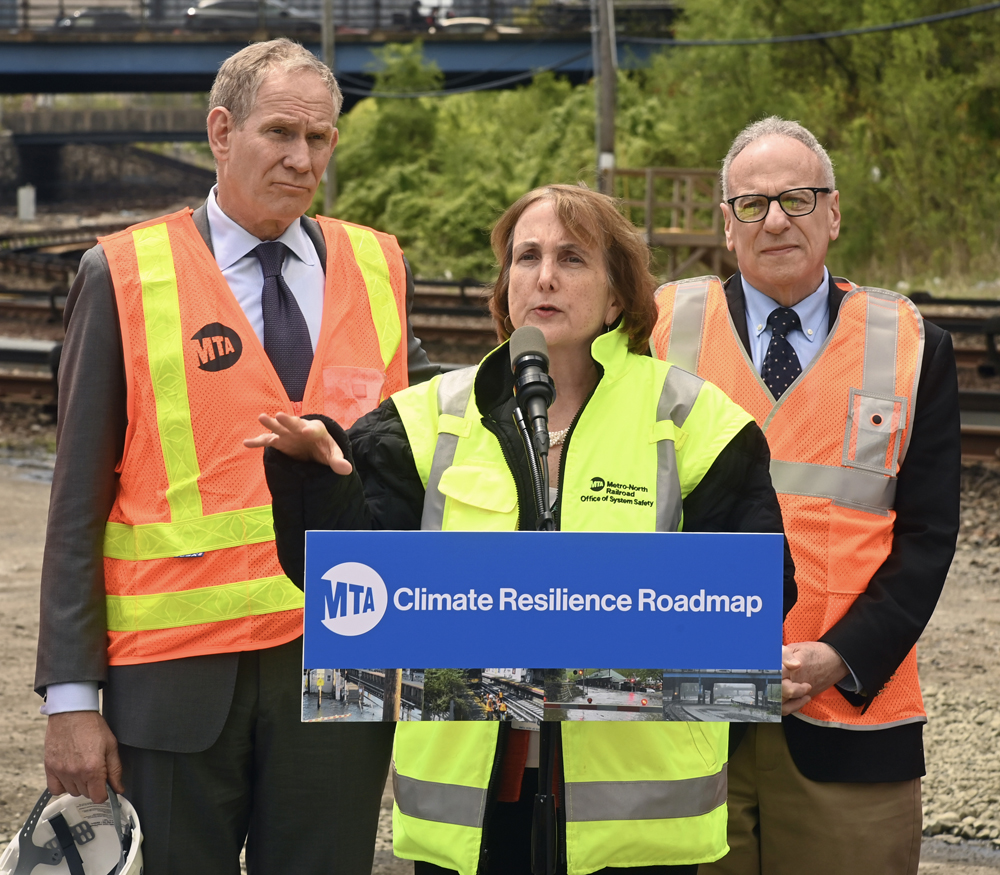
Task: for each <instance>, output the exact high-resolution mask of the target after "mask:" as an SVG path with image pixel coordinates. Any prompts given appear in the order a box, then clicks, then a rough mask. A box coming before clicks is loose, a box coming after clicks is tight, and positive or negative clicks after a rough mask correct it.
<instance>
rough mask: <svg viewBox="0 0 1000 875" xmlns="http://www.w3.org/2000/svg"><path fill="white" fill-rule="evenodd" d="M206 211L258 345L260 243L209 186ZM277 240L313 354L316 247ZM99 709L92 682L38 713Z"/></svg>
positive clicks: (70, 686) (48, 701)
mask: <svg viewBox="0 0 1000 875" xmlns="http://www.w3.org/2000/svg"><path fill="white" fill-rule="evenodd" d="M206 207H207V212H208V227H209V230H210V232H211V235H212V249H213V251H214V253H215V260H216V261H217V262H218V264H219V269H220V270H221V271H222V275H223V276H224V277H225V279H226V282H227V283H228V284H229V288H230V289H231V290H232V293H233V295H234V296H235V297H236V300H237V301H238V302H239V305H240V307H242V308H243V312H244V313H245V314H246V317H247V320H248V321H249V323H250V327H251V328H253V330H254V333H255V334H256V335H257V339H258V340H259V341H260V343H261V344H262V345H263V343H264V311H263V309H262V308H261V303H260V295H261V292H262V291H263V288H264V271H263V270H262V269H261V266H260V261H258V260H257V256H256V255H254V253H253V250H254V247H256V246H257V245H258V244H260V243H262V242H263V241H262V240H258V239H257V238H256V237H254V236H253V234H251V233H250V232H249V231H247V230H246V229H245V228H243V227H241V226H240V225H238V224H236V222H234V221H233V220H232V219H230V218H229V216H227V215H226V214H225V213H224V212H222V208H221V207H220V206H219V202H218V201H217V200H216V197H215V188H214V187H213V188H212V190H211V191H210V192H209V195H208V200H207V201H206ZM278 240H279V241H280V242H282V243H284V244H285V245H286V246H287V247H288V249H289V252H288V253H287V254H286V255H285V262H284V264H283V265H282V268H281V275H282V276H283V277H284V278H285V282H286V283H287V284H288V288H289V289H291V291H292V295H294V297H295V300H296V302H297V303H298V305H299V309H300V310H301V311H302V315H303V316H304V317H305V320H306V325H307V326H308V327H309V339H310V340H311V341H312V347H313V352H316V343H317V341H318V340H319V330H320V325H321V323H322V321H323V293H324V289H325V286H326V270H325V265H323V264H321V263H320V260H319V254H318V253H317V252H316V247H315V246H314V245H313V242H312V240H310V239H309V235H308V234H306V232H305V231H303V230H302V222H301V221H296V222H292V224H291V225H289V226H288V228H287V229H286V230H285V233H284V234H282V235H281V236H280V237H279V238H278ZM99 710H100V700H99V697H98V694H97V682H96V681H74V682H70V683H65V684H49V685H48V687H46V689H45V702H44V704H43V705H42V707H41V708H40V709H39V711H40V712H41V713H42V714H59V713H61V712H63V711H99Z"/></svg>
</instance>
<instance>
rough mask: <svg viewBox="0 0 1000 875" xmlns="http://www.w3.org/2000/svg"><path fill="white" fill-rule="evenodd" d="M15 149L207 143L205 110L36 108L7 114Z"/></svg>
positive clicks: (166, 108) (6, 122)
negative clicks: (205, 140) (78, 144)
mask: <svg viewBox="0 0 1000 875" xmlns="http://www.w3.org/2000/svg"><path fill="white" fill-rule="evenodd" d="M3 126H4V127H5V128H7V130H8V131H10V133H11V135H12V136H13V139H14V144H15V145H16V146H51V145H62V144H63V143H104V144H107V143H135V142H142V143H156V142H160V143H164V142H175V143H184V142H194V141H196V140H204V139H205V138H206V134H205V110H203V109H190V108H184V107H160V108H149V107H130V108H127V109H36V110H31V111H29V112H7V113H4V117H3Z"/></svg>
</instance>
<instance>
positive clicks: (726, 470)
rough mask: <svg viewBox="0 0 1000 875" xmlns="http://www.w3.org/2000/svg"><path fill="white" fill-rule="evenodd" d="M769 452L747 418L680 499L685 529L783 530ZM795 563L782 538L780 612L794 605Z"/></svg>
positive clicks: (788, 609)
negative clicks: (781, 595) (697, 482)
mask: <svg viewBox="0 0 1000 875" xmlns="http://www.w3.org/2000/svg"><path fill="white" fill-rule="evenodd" d="M770 464H771V451H770V450H769V449H768V446H767V440H766V439H765V438H764V434H763V432H762V431H761V430H760V428H758V426H757V424H756V423H754V422H751V423H748V424H747V425H746V426H745V427H744V428H743V429H742V430H741V431H740V432H739V433H738V434H737V435H736V437H734V438H733V439H732V440H731V441H730V442H729V444H728V445H727V446H726V448H725V449H724V450H723V451H722V452H721V453H719V455H718V457H717V458H716V460H715V461H714V462H713V463H712V467H711V468H709V469H708V473H706V474H705V476H704V477H703V478H702V480H701V482H700V483H699V484H698V485H697V486H696V487H695V488H694V489H693V490H692V492H691V494H690V495H688V497H687V498H686V499H685V500H684V531H685V532H759V533H768V532H781V533H783V532H784V527H783V526H782V523H781V506H780V505H779V504H778V496H777V495H776V494H775V492H774V487H773V486H772V485H771V474H770ZM797 593H798V590H797V588H796V585H795V563H794V562H793V561H792V554H791V551H790V550H789V549H788V541H787V539H786V540H785V568H784V588H783V596H784V598H783V605H782V607H783V612H782V616H783V617H787V616H788V612H789V611H790V610H791V609H792V606H793V605H794V604H795V600H796V597H797Z"/></svg>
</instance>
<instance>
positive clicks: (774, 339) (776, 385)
mask: <svg viewBox="0 0 1000 875" xmlns="http://www.w3.org/2000/svg"><path fill="white" fill-rule="evenodd" d="M767 324H768V325H769V326H771V342H770V343H769V344H768V346H767V354H766V355H765V356H764V366H763V367H762V368H761V371H760V375H761V377H763V379H764V385H765V386H767V388H768V389H770V390H771V394H772V395H773V396H774V397H775V400H777V399H778V398H780V397H781V396H782V394H783V393H784V391H785V390H786V389H787V388H788V387H789V386H791V385H792V383H793V382H794V380H795V378H796V377H797V376H798V375H799V374H801V373H802V365H801V363H800V362H799V357H798V355H797V354H796V352H795V349H794V348H793V347H792V345H791V344H790V343H789V342H788V332H789V331H794V330H795V329H796V328H801V327H802V323H801V322H799V314H798V313H796V312H795V311H794V310H792V309H791V308H789V307H778V308H777V309H775V310H772V311H771V315H770V316H768V317H767Z"/></svg>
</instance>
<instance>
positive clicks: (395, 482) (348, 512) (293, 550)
mask: <svg viewBox="0 0 1000 875" xmlns="http://www.w3.org/2000/svg"><path fill="white" fill-rule="evenodd" d="M303 419H319V420H320V421H322V422H323V423H324V424H325V425H326V428H327V431H328V432H329V433H330V434H331V436H332V437H333V439H334V440H335V441H336V442H337V443H338V445H339V446H340V448H341V450H342V451H343V453H344V457H345V458H346V459H347V461H349V462H350V463H351V464H352V465H353V466H354V471H352V472H351V473H350V474H349V475H347V476H341V475H339V474H335V473H334V472H333V471H332V470H331V469H330V468H328V467H327V466H326V465H319V464H317V463H315V462H300V461H297V460H295V459H292V458H291V457H289V456H286V455H285V454H284V453H282V452H280V451H279V450H276V449H274V448H273V447H268V448H267V449H266V450H265V451H264V475H265V477H266V478H267V486H268V489H270V490H271V502H272V504H271V506H272V512H273V514H274V539H275V544H276V546H277V550H278V561H279V562H281V567H282V568H283V569H284V571H285V574H287V575H288V576H289V578H291V580H292V582H293V583H295V585H296V586H298V587H300V588H302V587H303V581H304V578H305V573H304V569H305V552H304V551H305V533H306V532H307V531H311V530H348V529H396V530H411V529H419V528H420V516H421V513H422V510H423V503H424V487H423V483H421V481H420V476H419V475H418V474H417V468H416V464H415V463H414V461H413V452H412V451H411V450H410V444H409V442H408V441H407V438H406V429H405V428H404V427H403V422H402V420H401V419H400V418H399V414H398V413H397V412H396V406H395V405H394V404H393V403H392V399H391V398H390V399H389V400H388V401H386V402H385V403H383V404H382V405H380V406H379V407H378V408H376V409H375V410H373V411H372V412H371V413H369V414H367V415H366V416H363V417H361V419H359V420H358V421H357V422H356V423H355V424H354V426H353V428H352V429H351V430H350V432H349V433H348V432H345V431H344V430H343V429H342V428H341V427H340V426H339V425H338V424H337V423H336V422H334V421H333V420H332V419H330V418H329V417H326V416H320V415H310V416H304V417H303ZM362 484H363V485H362Z"/></svg>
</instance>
